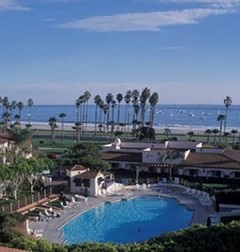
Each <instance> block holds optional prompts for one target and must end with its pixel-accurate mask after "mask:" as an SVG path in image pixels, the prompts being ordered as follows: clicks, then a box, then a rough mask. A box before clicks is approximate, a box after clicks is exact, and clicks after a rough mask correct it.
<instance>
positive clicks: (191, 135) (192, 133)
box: [187, 131, 194, 141]
mask: <svg viewBox="0 0 240 252" xmlns="http://www.w3.org/2000/svg"><path fill="white" fill-rule="evenodd" d="M187 135H188V136H189V139H188V141H192V137H193V136H194V132H193V131H189V132H188V133H187Z"/></svg>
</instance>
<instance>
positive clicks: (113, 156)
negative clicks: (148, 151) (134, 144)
mask: <svg viewBox="0 0 240 252" xmlns="http://www.w3.org/2000/svg"><path fill="white" fill-rule="evenodd" d="M100 157H101V159H103V160H105V161H124V162H135V163H136V162H139V163H141V162H142V153H137V152H120V151H119V152H118V151H108V152H102V153H101V154H100Z"/></svg>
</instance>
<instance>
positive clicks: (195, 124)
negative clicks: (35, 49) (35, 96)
mask: <svg viewBox="0 0 240 252" xmlns="http://www.w3.org/2000/svg"><path fill="white" fill-rule="evenodd" d="M131 107H132V106H131ZM120 108H121V109H120V122H124V121H125V113H126V105H125V104H121V106H120ZM225 109H226V108H225V106H224V105H223V104H222V105H212V104H211V105H210V104H209V105H208V104H199V105H195V104H186V105H182V104H181V105H178V104H172V105H171V104H165V105H163V104H158V105H157V106H156V110H155V119H154V127H161V128H162V127H163V128H179V129H180V128H185V129H189V130H194V129H206V128H210V129H213V128H219V125H220V122H219V121H217V117H218V115H219V114H225ZM117 111H118V106H116V108H115V113H114V115H115V116H114V121H115V122H116V121H117ZM17 113H18V110H17V109H16V110H15V113H14V114H17ZM30 113H31V115H30V120H31V123H32V124H33V123H41V124H47V123H48V119H49V118H50V117H55V118H56V119H57V123H61V118H60V117H59V115H60V114H61V113H65V114H66V117H65V118H64V122H65V123H66V124H72V123H75V122H76V121H77V108H76V106H75V105H34V106H32V107H31V112H30ZM128 113H129V118H130V122H131V121H132V118H133V111H132V109H129V110H128ZM149 114H150V113H149V106H147V111H146V115H145V120H146V121H148V120H149ZM28 116H29V108H28V106H25V107H24V108H23V110H22V113H21V121H22V122H23V123H24V122H27V121H28ZM109 116H110V121H111V120H112V113H111V111H110V115H109ZM98 117H99V116H98ZM80 119H81V118H80ZM103 119H104V116H103V115H102V121H101V122H98V123H103ZM87 122H88V123H92V124H93V123H94V122H95V104H89V105H88V118H87ZM232 129H237V130H238V129H240V106H239V105H231V106H230V107H229V109H228V114H227V131H231V130H232Z"/></svg>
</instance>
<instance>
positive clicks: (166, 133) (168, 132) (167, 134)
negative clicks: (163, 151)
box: [164, 128, 171, 140]
mask: <svg viewBox="0 0 240 252" xmlns="http://www.w3.org/2000/svg"><path fill="white" fill-rule="evenodd" d="M169 134H171V129H169V128H165V129H164V135H165V136H166V139H167V140H168V137H169Z"/></svg>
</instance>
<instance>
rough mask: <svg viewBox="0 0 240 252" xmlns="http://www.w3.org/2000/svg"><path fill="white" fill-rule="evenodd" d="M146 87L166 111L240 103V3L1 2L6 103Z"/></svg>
mask: <svg viewBox="0 0 240 252" xmlns="http://www.w3.org/2000/svg"><path fill="white" fill-rule="evenodd" d="M144 87H149V88H150V90H151V92H158V94H159V104H172V103H174V104H189V103H190V104H205V103H207V104H222V103H223V99H224V98H225V97H226V96H227V95H228V96H231V97H232V100H233V104H234V105H236V104H240V0H215V1H214V0H202V1H201V0H0V90H1V91H0V96H2V97H4V96H8V97H9V99H10V100H13V99H15V100H17V101H22V102H23V103H26V101H27V99H28V98H32V99H33V100H34V103H35V104H75V100H76V99H77V98H78V97H79V96H80V95H82V94H83V93H84V91H86V90H88V91H90V93H91V94H92V97H91V99H92V98H94V96H95V95H97V94H99V95H101V96H102V98H104V99H105V96H106V94H107V93H109V92H111V93H113V94H114V95H117V93H122V94H123V95H124V94H125V93H126V91H127V90H133V89H138V90H139V91H140V92H141V91H142V90H143V88H144Z"/></svg>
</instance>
